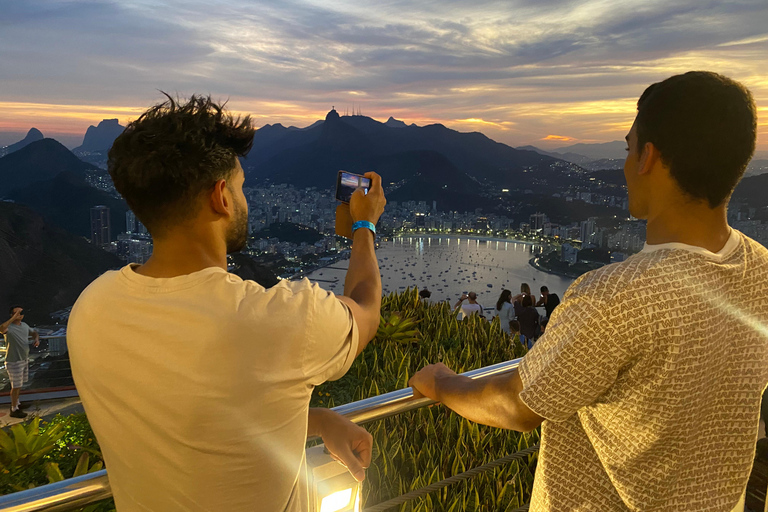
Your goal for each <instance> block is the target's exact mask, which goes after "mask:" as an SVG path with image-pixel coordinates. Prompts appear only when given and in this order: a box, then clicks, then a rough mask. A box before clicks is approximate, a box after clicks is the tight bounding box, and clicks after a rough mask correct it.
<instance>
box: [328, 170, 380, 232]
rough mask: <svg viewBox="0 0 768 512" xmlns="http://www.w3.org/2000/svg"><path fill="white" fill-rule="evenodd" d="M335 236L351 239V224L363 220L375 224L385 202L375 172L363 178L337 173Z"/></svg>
mask: <svg viewBox="0 0 768 512" xmlns="http://www.w3.org/2000/svg"><path fill="white" fill-rule="evenodd" d="M336 199H337V200H338V201H340V202H341V204H339V206H338V207H337V208H336V234H337V235H340V236H344V237H347V238H352V224H353V223H354V222H355V221H358V220H365V221H368V222H371V223H373V224H376V223H377V222H378V221H379V217H380V216H381V214H382V213H383V212H384V206H385V205H386V204H387V200H386V198H385V197H384V191H383V189H382V188H381V177H380V176H379V175H378V174H376V173H375V172H368V173H366V174H365V176H361V175H359V174H353V173H351V172H346V171H339V174H338V177H337V179H336Z"/></svg>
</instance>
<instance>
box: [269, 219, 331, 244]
mask: <svg viewBox="0 0 768 512" xmlns="http://www.w3.org/2000/svg"><path fill="white" fill-rule="evenodd" d="M254 238H279V239H280V241H282V242H291V243H294V244H301V243H307V244H314V243H315V242H319V241H320V240H322V239H323V235H321V234H320V233H319V232H318V231H317V230H316V229H313V228H310V227H309V226H302V225H300V224H294V223H292V222H276V223H275V224H271V225H270V226H269V227H268V228H266V229H262V230H261V231H259V232H258V233H255V234H254Z"/></svg>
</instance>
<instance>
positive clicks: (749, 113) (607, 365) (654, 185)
mask: <svg viewBox="0 0 768 512" xmlns="http://www.w3.org/2000/svg"><path fill="white" fill-rule="evenodd" d="M756 128H757V116H756V110H755V105H754V102H753V100H752V97H751V95H750V94H749V91H747V90H746V88H744V87H743V86H741V85H740V84H738V83H736V82H734V81H732V80H730V79H728V78H726V77H723V76H720V75H717V74H714V73H707V72H690V73H686V74H684V75H678V76H673V77H671V78H669V79H667V80H664V81H663V82H660V83H656V84H653V85H651V86H650V87H649V88H648V89H646V91H645V92H644V93H643V95H642V96H641V98H640V100H639V101H638V113H637V117H636V119H635V122H634V124H633V125H632V128H631V129H630V131H629V134H628V135H627V151H628V154H627V159H626V162H625V164H624V175H625V178H626V180H627V189H628V193H629V209H630V213H631V214H632V215H634V216H635V217H638V218H642V219H647V220H648V227H647V242H646V245H645V248H644V249H643V250H642V251H641V252H640V253H639V254H636V255H634V256H632V257H630V258H628V259H627V260H626V261H624V262H622V263H617V264H614V265H608V266H606V267H603V268H601V269H598V270H596V271H593V272H589V273H587V274H585V275H583V276H581V277H580V278H579V279H577V280H576V281H575V282H574V283H573V284H572V285H571V287H570V288H569V289H568V291H567V292H566V293H565V295H564V297H563V302H562V303H561V304H560V305H559V306H558V307H557V309H555V311H554V312H553V313H552V318H551V320H550V322H549V324H548V326H547V330H546V333H545V334H544V335H543V336H542V337H541V338H540V339H539V341H538V343H537V344H536V345H535V346H534V347H533V349H532V350H531V351H530V352H528V354H527V355H526V356H525V357H524V359H523V361H522V362H521V364H520V367H519V369H518V371H515V372H512V373H511V374H508V375H502V376H498V377H495V378H491V379H485V380H482V381H472V380H469V379H466V378H463V377H460V376H457V375H456V374H455V373H453V372H452V371H450V370H449V369H448V368H446V367H445V366H443V365H442V364H437V365H430V366H428V367H426V368H424V369H422V370H421V371H420V372H418V373H417V374H416V375H414V377H413V378H412V379H411V385H412V386H413V387H414V388H415V393H416V394H417V395H418V394H423V395H426V396H428V397H430V398H432V399H434V400H438V401H441V402H443V403H444V404H445V405H446V406H447V407H449V408H451V409H453V410H454V411H456V412H457V413H459V414H461V415H462V416H464V417H467V418H469V419H471V420H474V421H477V422H480V423H484V424H487V425H493V426H497V427H503V428H510V429H515V430H521V431H530V430H532V429H534V428H536V427H538V426H539V425H541V429H542V430H541V434H542V441H541V451H540V456H539V457H540V458H539V462H538V466H537V469H536V477H535V481H534V489H533V496H532V500H531V506H530V510H531V511H536V512H539V511H553V512H560V511H584V512H586V511H601V512H613V511H615V512H619V511H622V512H623V511H627V510H633V511H658V512H678V511H680V510H696V511H713V512H714V511H720V512H729V511H731V510H733V509H734V507H735V506H736V505H737V503H738V502H739V500H740V497H742V496H743V493H744V490H745V488H746V485H747V480H748V478H749V473H750V469H751V465H752V459H753V456H754V453H755V442H756V439H757V431H758V424H759V417H758V416H759V412H760V400H761V394H762V392H763V390H764V389H765V387H766V384H767V383H768V336H766V328H767V326H768V294H765V293H763V294H757V295H756V294H754V293H753V291H754V290H768V250H766V248H765V247H763V246H761V245H760V244H758V243H757V242H755V241H753V240H751V239H749V238H748V237H746V236H744V235H743V234H741V233H739V232H738V231H736V230H734V229H731V228H730V227H729V226H728V223H727V220H726V207H727V204H728V200H729V198H730V196H731V193H732V192H733V189H734V187H735V186H736V184H737V183H738V181H739V180H740V178H741V176H742V174H743V172H744V169H745V168H746V165H747V163H748V162H749V159H750V158H751V156H752V153H753V152H754V148H755V137H756ZM726 339H727V340H728V342H727V343H723V340H726ZM743 509H744V506H743V502H741V510H743Z"/></svg>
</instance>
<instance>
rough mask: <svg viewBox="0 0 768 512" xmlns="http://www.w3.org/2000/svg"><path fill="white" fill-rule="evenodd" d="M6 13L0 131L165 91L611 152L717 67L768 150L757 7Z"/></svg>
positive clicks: (394, 6) (7, 0)
mask: <svg viewBox="0 0 768 512" xmlns="http://www.w3.org/2000/svg"><path fill="white" fill-rule="evenodd" d="M0 13H2V14H0V47H2V48H3V49H4V51H3V52H2V53H0V69H2V70H3V71H2V73H0V108H2V110H3V112H4V113H6V112H10V115H4V116H0V117H2V118H4V120H0V130H10V129H17V130H23V129H24V128H25V127H27V128H28V127H29V126H32V123H35V122H36V123H38V124H40V123H47V126H48V128H49V130H56V129H59V130H62V131H67V129H68V127H69V128H71V131H78V130H80V131H84V128H85V127H87V125H88V124H92V123H94V122H97V121H98V120H99V116H95V117H91V118H90V119H86V117H88V116H91V115H92V114H95V113H97V112H101V111H104V112H105V115H104V117H119V118H120V119H121V121H126V120H128V119H130V118H132V117H135V113H136V112H140V111H141V109H142V108H144V107H146V106H148V105H149V104H152V103H154V102H156V101H158V100H159V99H160V94H159V93H158V90H165V91H168V92H178V93H180V94H191V93H193V92H198V93H211V94H212V95H213V96H214V97H217V98H223V99H225V98H229V99H230V103H229V104H230V107H231V108H232V109H234V110H238V111H242V112H249V113H252V114H253V115H254V117H255V118H256V119H257V120H258V121H259V122H261V123H275V122H281V123H283V124H294V125H298V126H303V125H307V124H310V123H311V122H313V121H314V120H316V119H318V118H321V117H322V116H324V114H325V112H326V111H327V110H329V109H330V106H331V105H336V107H337V109H339V110H340V111H341V112H344V110H345V109H347V108H349V109H351V108H352V105H353V103H354V105H355V108H361V109H362V111H363V113H364V114H366V115H370V116H372V117H376V118H380V119H382V120H384V119H386V118H387V117H389V116H390V115H392V116H395V117H396V118H398V119H403V120H405V121H406V122H409V123H410V122H416V123H417V124H422V123H430V122H442V123H444V124H446V125H448V126H450V127H452V128H456V129H460V130H464V131H474V130H477V131H482V132H484V133H486V134H488V135H489V136H491V137H493V138H495V139H497V140H500V141H502V142H506V143H510V144H515V145H519V144H525V143H532V142H534V143H535V142H539V141H541V139H544V138H545V137H547V135H551V134H558V135H559V136H561V137H564V138H565V139H560V141H558V140H554V139H553V142H551V144H552V145H557V144H558V143H561V142H562V141H564V140H568V141H572V140H578V141H605V140H614V139H621V138H623V136H624V134H625V132H626V130H627V129H628V127H629V124H631V121H632V119H633V117H634V110H635V101H636V99H637V97H638V96H639V95H640V94H641V93H642V91H643V89H644V88H645V87H646V86H647V85H649V84H650V83H652V82H655V81H658V80H661V79H663V78H666V77H668V76H670V75H672V74H675V73H679V72H684V71H687V70H690V69H709V70H713V71H718V72H721V73H724V74H726V75H729V76H732V77H733V78H736V79H738V80H740V81H742V82H743V83H745V84H746V85H747V86H748V87H750V89H751V90H752V92H753V94H754V95H755V98H756V100H757V102H758V106H759V107H760V115H761V119H760V124H761V127H760V145H761V148H762V149H768V147H766V146H768V24H766V21H767V20H768V3H767V2H765V0H736V1H729V2H721V1H711V0H681V1H676V2H669V1H663V2H662V1H654V0H650V1H646V2H643V3H641V4H638V3H637V2H631V3H630V2H628V1H624V0H615V1H610V2H609V1H606V0H581V1H578V2H573V1H564V0H563V1H561V0H546V1H533V0H512V1H504V2H488V1H483V0H479V1H473V2H459V1H455V0H454V1H450V0H449V1H446V0H441V1H436V0H422V1H419V2H403V1H394V2H388V3H386V4H383V3H381V2H361V1H356V2H351V1H341V0H332V1H328V0H326V1H322V2H320V1H300V0H288V1H282V2H273V1H266V0H256V1H251V0H248V1H246V0H232V1H228V2H221V3H216V2H202V1H195V0H193V1H187V2H168V1H152V2H149V1H131V0H126V1H122V2H114V3H104V2H89V1H74V2H72V1H40V0H32V1H25V2H14V1H12V0H0ZM77 106H82V107H83V108H81V109H78V108H73V107H77ZM100 109H101V110H100ZM546 144H547V143H546V142H545V146H546Z"/></svg>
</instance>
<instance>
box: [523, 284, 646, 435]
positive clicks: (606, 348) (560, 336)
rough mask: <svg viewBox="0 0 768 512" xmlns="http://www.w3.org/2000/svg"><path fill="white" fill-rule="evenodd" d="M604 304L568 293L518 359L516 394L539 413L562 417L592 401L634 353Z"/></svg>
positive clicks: (551, 416)
mask: <svg viewBox="0 0 768 512" xmlns="http://www.w3.org/2000/svg"><path fill="white" fill-rule="evenodd" d="M603 311H606V307H605V306H603V305H601V304H600V303H595V302H594V301H593V300H592V299H589V298H585V297H579V296H571V297H569V298H567V299H566V300H565V301H563V302H562V303H561V304H560V305H559V306H558V307H557V309H556V310H555V311H554V312H553V314H552V319H551V320H550V322H549V323H548V324H547V331H546V333H545V334H543V335H542V337H541V338H539V340H538V341H537V342H536V344H535V345H534V346H533V348H532V349H531V351H530V352H528V353H527V354H526V355H525V357H524V358H523V360H522V361H521V363H520V367H519V372H520V379H521V380H522V382H523V391H522V392H521V393H520V399H521V400H522V401H523V403H525V405H527V406H528V408H530V409H531V410H532V411H533V412H535V413H536V414H538V415H539V416H541V417H543V418H545V419H548V420H554V421H562V420H565V419H567V418H568V417H570V416H571V415H573V414H575V413H576V412H577V411H578V410H579V409H581V408H582V407H585V406H587V405H590V404H592V403H594V402H595V401H596V400H597V399H598V398H599V397H600V396H601V395H602V394H603V393H605V392H606V391H607V390H608V389H609V388H610V387H611V386H612V385H613V383H614V382H615V381H616V378H617V376H618V374H619V371H620V370H621V369H622V367H623V366H624V365H626V364H627V362H629V360H630V359H631V357H632V353H631V347H628V346H627V345H626V344H625V343H624V342H625V341H626V340H624V339H622V336H621V330H620V329H618V328H617V327H616V326H615V325H613V324H611V323H610V320H609V319H608V318H606V316H605V314H604V313H603Z"/></svg>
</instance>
